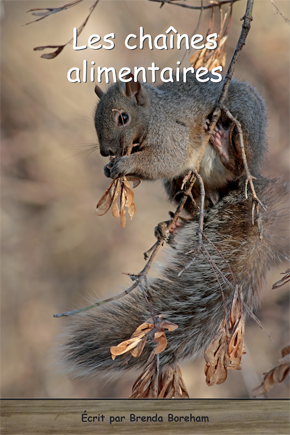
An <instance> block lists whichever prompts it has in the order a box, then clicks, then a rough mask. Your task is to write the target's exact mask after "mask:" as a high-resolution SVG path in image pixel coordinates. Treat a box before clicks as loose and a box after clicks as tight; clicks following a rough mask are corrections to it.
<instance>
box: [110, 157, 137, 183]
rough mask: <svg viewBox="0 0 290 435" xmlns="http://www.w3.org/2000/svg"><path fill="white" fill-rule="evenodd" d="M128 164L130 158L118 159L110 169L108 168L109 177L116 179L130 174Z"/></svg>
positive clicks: (129, 165)
mask: <svg viewBox="0 0 290 435" xmlns="http://www.w3.org/2000/svg"><path fill="white" fill-rule="evenodd" d="M130 162H131V159H130V156H123V157H120V158H119V159H118V160H115V161H114V162H113V165H112V167H111V168H110V177H111V178H117V177H119V176H121V175H127V174H130V173H131V172H132V167H131V164H130Z"/></svg>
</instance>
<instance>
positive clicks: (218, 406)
mask: <svg viewBox="0 0 290 435" xmlns="http://www.w3.org/2000/svg"><path fill="white" fill-rule="evenodd" d="M289 404H290V403H289V400H54V399H53V400H35V399H33V400H30V399H28V400H14V399H12V400H8V399H6V400H5V399H3V400H1V434H5V435H6V434H7V435H8V434H9V435H10V434H11V435H12V434H13V435H26V434H29V435H34V434H35V435H36V434H37V435H42V434H58V435H65V434H69V435H77V434H98V435H99V434H111V435H114V434H129V435H130V434H134V435H136V433H138V435H139V434H140V435H141V434H151V433H153V434H165V433H166V435H171V434H178V435H183V434H215V435H219V434H223V435H224V434H231V435H235V434H243V435H247V434H249V435H253V434H263V435H268V434H273V435H280V434H282V435H288V434H289V433H290V425H289V416H290V408H289ZM85 412H86V417H84V419H88V417H89V416H90V417H93V416H95V421H94V422H88V421H86V422H82V415H83V414H84V413H85ZM130 414H134V415H135V418H136V416H144V417H145V418H147V416H151V417H153V416H156V414H157V417H163V422H154V421H151V422H150V421H149V422H144V421H143V422H142V421H138V422H136V421H130ZM168 414H173V416H174V417H181V416H183V417H186V416H188V417H189V419H190V415H192V416H194V417H196V418H197V417H198V416H199V417H202V416H207V417H208V420H209V421H208V422H197V421H196V422H193V421H191V422H190V421H184V420H183V421H181V422H174V421H172V422H170V421H168ZM101 415H104V418H103V422H101V421H100V422H98V421H97V420H98V416H101ZM122 416H123V417H125V418H123V421H122V422H117V421H116V417H119V419H121V418H120V417H122ZM110 418H111V423H110ZM112 418H115V421H112Z"/></svg>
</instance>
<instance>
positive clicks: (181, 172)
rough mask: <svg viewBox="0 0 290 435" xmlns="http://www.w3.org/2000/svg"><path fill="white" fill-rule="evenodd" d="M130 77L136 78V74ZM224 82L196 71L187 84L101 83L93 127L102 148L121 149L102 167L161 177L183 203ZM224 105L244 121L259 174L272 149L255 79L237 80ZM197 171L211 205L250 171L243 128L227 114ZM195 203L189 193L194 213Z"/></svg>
mask: <svg viewBox="0 0 290 435" xmlns="http://www.w3.org/2000/svg"><path fill="white" fill-rule="evenodd" d="M211 77H212V75H211V73H209V74H208V78H211ZM127 78H128V79H129V78H132V79H133V76H132V74H130V75H128V76H127ZM222 86H223V81H221V82H217V83H216V82H211V81H209V82H205V83H202V82H199V81H198V80H197V79H196V78H195V76H191V75H190V76H188V77H187V81H186V82H185V83H184V82H181V81H179V82H176V81H175V82H173V83H171V82H170V83H163V84H161V85H160V86H157V87H154V86H152V85H149V84H147V83H143V84H141V83H140V82H139V81H137V82H133V81H131V82H127V83H126V84H125V83H120V82H117V83H116V84H114V85H113V86H111V87H110V88H109V89H108V91H107V93H103V92H102V90H101V89H100V88H99V87H98V85H97V86H96V88H95V92H96V94H97V95H98V96H99V98H100V101H99V104H98V106H97V109H96V112H95V128H96V131H97V135H98V139H99V144H100V153H101V155H102V156H116V158H115V159H113V160H111V162H110V163H109V164H107V165H106V166H105V168H104V173H105V175H106V176H107V177H111V178H116V177H117V176H119V175H127V174H130V175H131V174H134V175H135V176H137V177H139V178H140V179H143V180H156V179H162V181H163V184H164V186H165V190H166V192H167V194H168V197H169V199H170V200H173V201H177V202H178V201H179V199H180V195H179V194H178V192H180V190H181V185H182V180H183V178H184V176H185V175H186V174H187V173H188V172H189V171H190V170H191V169H196V167H197V164H198V163H199V160H200V158H201V156H200V150H201V144H202V143H203V141H204V140H205V137H206V129H207V123H208V121H209V120H210V118H211V116H212V113H213V111H214V109H215V107H216V105H217V102H218V98H219V95H220V94H221V91H222ZM224 105H225V106H226V107H227V109H228V110H229V111H230V112H231V113H232V115H233V116H234V117H235V118H236V119H238V120H239V122H240V124H241V127H242V131H243V138H244V145H245V153H246V158H247V162H248V167H249V170H250V172H251V175H252V176H254V177H255V176H257V175H259V173H260V168H261V166H262V163H263V159H264V156H265V153H266V148H267V145H266V125H267V116H266V107H265V103H264V101H263V99H262V98H261V97H260V95H259V94H258V92H257V91H256V89H255V88H254V87H253V86H251V85H249V84H248V83H243V82H239V81H237V80H235V79H232V80H231V82H230V86H229V89H228V93H227V97H226V100H225V103H224ZM113 109H117V110H118V111H113ZM121 115H122V116H121ZM122 117H123V120H122ZM123 122H124V127H125V134H124V129H123ZM132 143H133V148H132V152H131V155H129V156H128V155H123V156H122V154H121V151H122V149H124V150H125V151H126V149H128V147H129V146H130V144H132ZM199 174H200V176H201V177H202V179H203V182H204V185H205V192H206V205H209V204H214V203H215V202H216V201H218V200H219V198H220V197H221V196H222V195H224V194H226V193H227V192H228V191H230V190H233V189H234V188H237V186H238V184H239V180H240V179H241V177H243V176H244V174H245V172H244V164H243V160H242V155H241V150H240V144H239V139H238V133H237V130H236V127H235V126H234V124H233V122H232V121H230V120H229V119H228V118H227V116H226V115H225V114H222V117H221V120H220V121H219V122H218V124H217V126H216V128H215V131H214V134H213V137H212V143H211V145H210V146H207V147H206V148H205V151H204V154H203V156H202V158H201V161H200V167H199ZM193 197H194V198H195V199H197V200H198V197H199V187H198V186H195V187H194V189H193ZM197 202H198V201H197ZM194 208H195V209H196V207H194V204H193V202H192V201H190V199H188V201H187V202H186V205H185V209H186V210H187V211H189V213H190V214H192V213H193V212H194Z"/></svg>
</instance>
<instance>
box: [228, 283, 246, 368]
mask: <svg viewBox="0 0 290 435" xmlns="http://www.w3.org/2000/svg"><path fill="white" fill-rule="evenodd" d="M242 304H243V302H242V299H241V294H240V291H239V288H238V286H237V287H236V289H235V294H234V300H233V302H232V307H231V313H230V327H229V333H230V340H229V344H228V358H229V365H228V367H227V368H228V370H241V368H242V367H241V359H242V355H243V354H245V353H246V349H245V346H244V335H245V319H244V313H243V305H242Z"/></svg>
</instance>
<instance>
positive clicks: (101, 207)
mask: <svg viewBox="0 0 290 435" xmlns="http://www.w3.org/2000/svg"><path fill="white" fill-rule="evenodd" d="M114 185H115V180H113V181H112V183H111V184H110V186H109V187H108V189H107V190H106V192H105V193H104V195H103V196H102V198H101V199H100V201H99V202H98V204H97V207H96V214H97V215H98V216H103V215H104V214H106V213H107V211H108V210H109V208H110V207H111V204H112V195H111V188H112V186H114Z"/></svg>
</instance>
